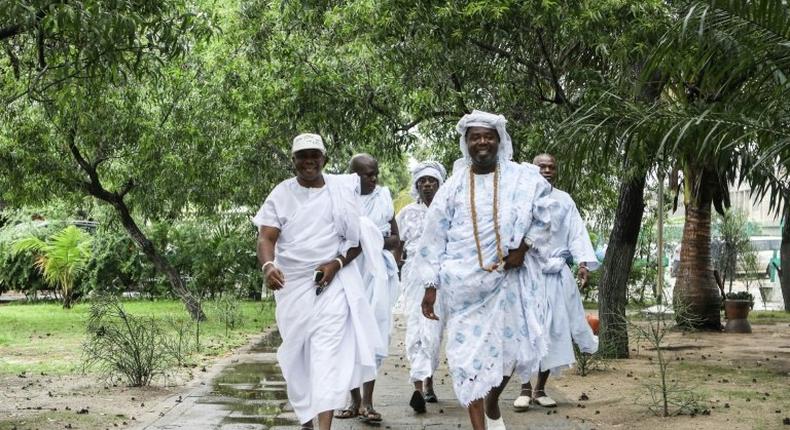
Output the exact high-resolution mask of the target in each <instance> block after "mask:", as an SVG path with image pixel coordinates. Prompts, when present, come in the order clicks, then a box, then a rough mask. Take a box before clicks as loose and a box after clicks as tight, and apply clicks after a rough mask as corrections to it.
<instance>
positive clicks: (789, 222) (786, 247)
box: [779, 199, 790, 312]
mask: <svg viewBox="0 0 790 430" xmlns="http://www.w3.org/2000/svg"><path fill="white" fill-rule="evenodd" d="M783 218H784V220H783V222H784V226H783V227H782V247H781V248H780V250H779V258H780V260H781V263H780V266H781V271H780V275H779V283H780V284H781V285H782V298H783V300H784V302H785V312H790V202H788V201H787V199H785V213H784V217H783Z"/></svg>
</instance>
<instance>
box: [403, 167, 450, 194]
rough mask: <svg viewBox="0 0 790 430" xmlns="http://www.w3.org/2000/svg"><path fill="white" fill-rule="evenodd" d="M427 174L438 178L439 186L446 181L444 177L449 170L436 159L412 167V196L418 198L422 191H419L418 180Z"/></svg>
mask: <svg viewBox="0 0 790 430" xmlns="http://www.w3.org/2000/svg"><path fill="white" fill-rule="evenodd" d="M425 176H430V177H432V178H436V180H437V181H439V186H441V185H442V184H443V183H444V178H445V177H446V176H447V171H446V170H444V166H442V165H441V164H439V163H437V162H436V161H425V162H422V163H420V164H418V165H416V166H414V168H413V169H411V196H412V197H414V199H415V200H417V199H418V198H419V196H420V193H419V192H418V191H417V181H418V180H419V179H420V178H422V177H425Z"/></svg>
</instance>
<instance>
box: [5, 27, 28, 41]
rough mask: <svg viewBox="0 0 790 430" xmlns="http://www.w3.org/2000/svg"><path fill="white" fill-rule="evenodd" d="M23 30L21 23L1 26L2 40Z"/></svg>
mask: <svg viewBox="0 0 790 430" xmlns="http://www.w3.org/2000/svg"><path fill="white" fill-rule="evenodd" d="M22 32H23V27H22V26H21V25H19V24H14V25H9V26H8V27H0V40H5V39H8V38H11V37H14V36H16V35H17V34H20V33H22Z"/></svg>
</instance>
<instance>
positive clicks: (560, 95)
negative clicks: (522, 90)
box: [537, 29, 573, 110]
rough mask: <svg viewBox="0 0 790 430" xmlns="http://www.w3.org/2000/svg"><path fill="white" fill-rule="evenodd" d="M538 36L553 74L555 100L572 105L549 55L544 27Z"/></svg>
mask: <svg viewBox="0 0 790 430" xmlns="http://www.w3.org/2000/svg"><path fill="white" fill-rule="evenodd" d="M537 36H538V45H539V46H540V52H541V54H543V59H545V60H546V64H547V66H548V68H549V75H550V76H551V84H552V86H553V87H554V99H555V102H556V103H557V104H567V105H570V102H569V101H568V97H567V96H566V95H565V90H564V89H563V88H562V84H560V79H559V75H558V74H557V70H556V69H555V68H554V63H553V62H552V61H551V56H550V55H549V52H548V50H547V49H546V43H545V42H544V41H543V30H542V29H538V31H537ZM568 108H569V109H571V110H573V107H572V106H568Z"/></svg>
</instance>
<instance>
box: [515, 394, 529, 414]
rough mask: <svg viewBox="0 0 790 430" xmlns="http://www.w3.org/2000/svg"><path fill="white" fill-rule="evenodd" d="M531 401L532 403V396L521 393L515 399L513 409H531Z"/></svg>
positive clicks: (518, 410) (523, 410)
mask: <svg viewBox="0 0 790 430" xmlns="http://www.w3.org/2000/svg"><path fill="white" fill-rule="evenodd" d="M530 403H532V398H531V397H529V396H525V395H520V396H518V397H516V400H514V401H513V409H515V411H516V412H525V411H526V410H528V409H529V404H530Z"/></svg>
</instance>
